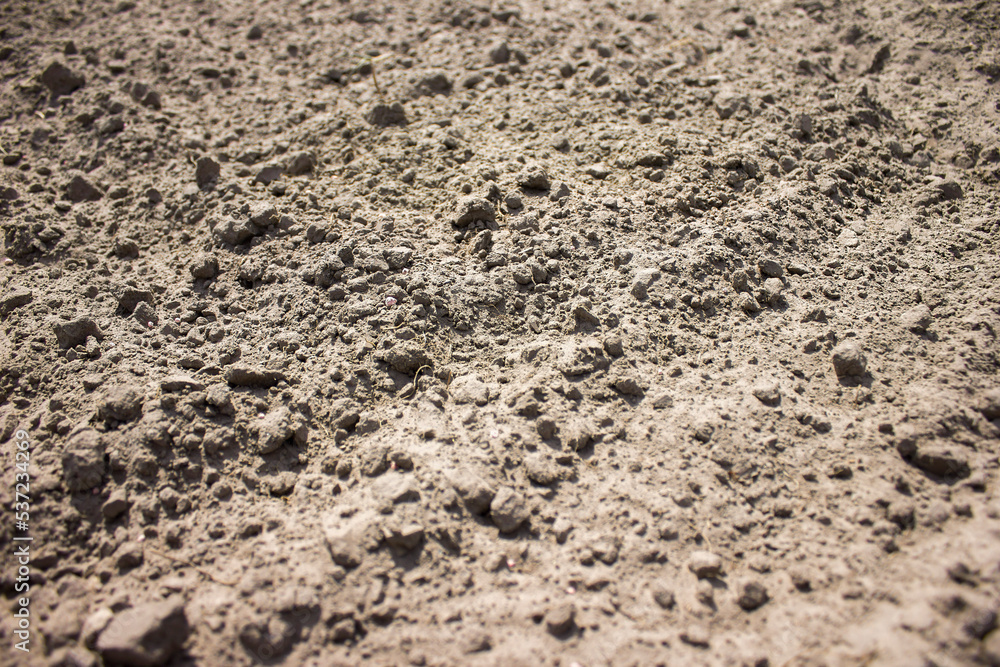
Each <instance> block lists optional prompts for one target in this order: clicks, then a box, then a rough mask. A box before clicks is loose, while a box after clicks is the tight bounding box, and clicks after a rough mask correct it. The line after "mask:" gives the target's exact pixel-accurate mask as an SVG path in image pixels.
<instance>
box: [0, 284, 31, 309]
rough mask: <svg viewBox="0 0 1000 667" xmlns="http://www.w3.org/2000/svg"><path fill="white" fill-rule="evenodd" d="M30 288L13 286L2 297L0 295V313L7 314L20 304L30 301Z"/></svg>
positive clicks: (23, 304) (26, 303) (24, 304)
mask: <svg viewBox="0 0 1000 667" xmlns="http://www.w3.org/2000/svg"><path fill="white" fill-rule="evenodd" d="M31 299H32V293H31V290H29V289H27V288H24V287H14V288H12V289H10V291H8V292H7V293H6V294H4V295H3V297H0V315H7V314H9V313H11V312H12V311H14V310H17V309H18V308H20V307H21V306H26V305H28V304H29V303H31Z"/></svg>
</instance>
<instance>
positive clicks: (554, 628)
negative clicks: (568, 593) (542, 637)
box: [545, 602, 576, 637]
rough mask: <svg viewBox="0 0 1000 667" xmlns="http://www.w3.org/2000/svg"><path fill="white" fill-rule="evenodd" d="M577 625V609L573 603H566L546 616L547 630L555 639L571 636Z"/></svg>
mask: <svg viewBox="0 0 1000 667" xmlns="http://www.w3.org/2000/svg"><path fill="white" fill-rule="evenodd" d="M575 625H576V607H575V606H574V605H573V603H572V602H564V603H563V604H560V605H557V606H555V607H553V608H552V609H550V610H549V611H548V612H547V613H546V614H545V629H546V630H548V631H549V634H551V635H553V636H555V637H562V636H565V635H567V634H569V633H570V632H571V631H572V630H573V627H574V626H575Z"/></svg>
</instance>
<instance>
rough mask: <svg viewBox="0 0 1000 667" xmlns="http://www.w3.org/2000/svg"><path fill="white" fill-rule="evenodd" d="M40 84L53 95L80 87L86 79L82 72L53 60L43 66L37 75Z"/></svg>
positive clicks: (67, 93)
mask: <svg viewBox="0 0 1000 667" xmlns="http://www.w3.org/2000/svg"><path fill="white" fill-rule="evenodd" d="M39 78H40V79H41V81H42V84H43V85H44V86H45V87H46V88H48V89H49V92H51V93H52V94H53V95H55V96H59V95H69V94H70V93H72V92H73V91H74V90H76V89H77V88H82V87H83V85H84V83H86V79H84V77H83V75H82V74H78V73H76V72H73V71H72V70H70V69H69V68H68V67H66V66H65V65H63V64H62V63H61V62H59V61H53V62H51V63H50V64H49V66H48V67H46V68H45V71H43V72H42V74H41V76H40V77H39Z"/></svg>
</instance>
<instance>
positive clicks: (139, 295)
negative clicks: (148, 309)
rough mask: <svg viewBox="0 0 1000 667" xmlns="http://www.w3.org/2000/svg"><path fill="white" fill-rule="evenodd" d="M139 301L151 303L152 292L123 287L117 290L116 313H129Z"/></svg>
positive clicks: (133, 310)
mask: <svg viewBox="0 0 1000 667" xmlns="http://www.w3.org/2000/svg"><path fill="white" fill-rule="evenodd" d="M141 302H146V303H148V304H152V303H153V293H152V292H150V291H149V290H141V289H136V288H134V287H125V288H124V289H122V290H121V291H120V292H118V310H117V314H118V315H131V314H132V313H133V312H135V308H136V306H138V305H139V304H140V303H141Z"/></svg>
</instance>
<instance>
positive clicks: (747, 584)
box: [736, 579, 770, 611]
mask: <svg viewBox="0 0 1000 667" xmlns="http://www.w3.org/2000/svg"><path fill="white" fill-rule="evenodd" d="M769 599H770V598H769V597H768V594H767V588H765V587H764V584H762V583H760V582H759V581H757V580H755V579H749V580H747V581H743V582H741V583H740V585H739V587H738V589H737V593H736V604H738V605H739V606H740V608H741V609H743V610H744V611H753V610H754V609H757V608H759V607H762V606H763V605H764V604H765V603H766V602H767V601H768V600H769Z"/></svg>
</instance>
